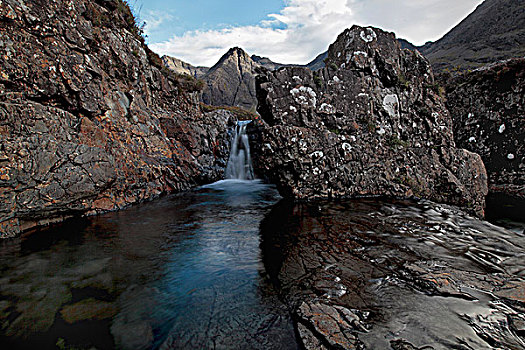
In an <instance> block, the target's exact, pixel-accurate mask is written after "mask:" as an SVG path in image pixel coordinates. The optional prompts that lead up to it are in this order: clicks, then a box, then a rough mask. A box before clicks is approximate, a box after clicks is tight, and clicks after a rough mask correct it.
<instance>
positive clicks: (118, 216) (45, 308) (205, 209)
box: [0, 180, 298, 349]
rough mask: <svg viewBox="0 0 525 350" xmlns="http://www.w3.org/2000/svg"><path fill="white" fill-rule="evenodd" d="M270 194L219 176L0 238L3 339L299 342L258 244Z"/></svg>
mask: <svg viewBox="0 0 525 350" xmlns="http://www.w3.org/2000/svg"><path fill="white" fill-rule="evenodd" d="M278 198H279V197H278V194H277V192H276V190H275V189H274V188H273V187H272V186H268V185H264V184H262V183H260V182H259V181H238V180H224V181H220V182H218V183H215V184H212V185H208V186H204V187H202V188H201V189H199V190H196V191H193V192H189V193H185V194H182V195H174V196H168V197H165V198H163V199H160V200H157V201H155V202H152V203H146V204H144V205H141V206H137V207H133V208H130V209H128V210H124V211H121V212H118V213H110V214H106V215H102V216H100V217H96V218H89V219H81V220H76V221H70V222H68V223H67V224H64V225H62V226H59V227H57V228H55V229H51V230H47V231H44V232H40V233H37V234H34V235H32V236H30V237H27V238H17V239H11V240H7V241H2V242H0V271H1V277H0V328H1V330H0V344H1V345H3V346H1V345H0V348H1V349H8V348H9V349H18V348H22V349H37V348H38V349H48V348H55V347H54V346H55V344H56V343H57V342H59V343H60V344H65V345H66V347H69V346H72V347H76V348H86V349H87V348H90V347H91V346H94V347H96V348H98V349H111V348H114V347H118V348H123V349H149V348H160V349H172V348H176V349H179V348H191V349H205V348H223V349H224V348H244V349H296V348H297V347H298V346H297V342H296V340H295V335H294V329H293V325H292V321H291V319H290V317H289V313H288V312H287V309H286V308H285V306H284V305H283V304H282V303H281V302H280V301H279V300H278V298H277V293H276V291H275V290H274V288H273V286H272V284H271V283H269V280H268V278H267V275H266V273H265V270H264V266H263V263H262V258H261V251H260V246H259V223H260V221H261V220H262V218H263V217H264V214H265V213H267V212H268V211H269V209H270V206H271V205H273V204H274V203H275V202H276V201H277V200H278ZM5 346H7V347H5Z"/></svg>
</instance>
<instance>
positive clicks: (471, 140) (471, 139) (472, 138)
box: [468, 136, 476, 142]
mask: <svg viewBox="0 0 525 350" xmlns="http://www.w3.org/2000/svg"><path fill="white" fill-rule="evenodd" d="M468 142H476V138H475V137H474V136H471V137H470V138H469V139H468Z"/></svg>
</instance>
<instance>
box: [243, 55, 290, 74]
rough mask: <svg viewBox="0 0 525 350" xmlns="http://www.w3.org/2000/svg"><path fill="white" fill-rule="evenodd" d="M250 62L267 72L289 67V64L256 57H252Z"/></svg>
mask: <svg viewBox="0 0 525 350" xmlns="http://www.w3.org/2000/svg"><path fill="white" fill-rule="evenodd" d="M252 60H254V61H255V62H256V63H257V64H259V65H261V66H262V67H264V68H266V69H269V70H276V69H279V68H281V67H288V66H291V64H283V63H275V62H274V61H272V60H271V59H269V58H268V57H261V56H257V55H252Z"/></svg>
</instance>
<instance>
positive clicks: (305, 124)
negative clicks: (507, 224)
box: [255, 26, 487, 215]
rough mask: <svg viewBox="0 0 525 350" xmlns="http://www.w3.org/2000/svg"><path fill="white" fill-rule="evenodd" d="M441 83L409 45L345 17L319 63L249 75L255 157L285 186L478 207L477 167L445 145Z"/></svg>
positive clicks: (295, 192) (480, 175)
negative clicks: (259, 121)
mask: <svg viewBox="0 0 525 350" xmlns="http://www.w3.org/2000/svg"><path fill="white" fill-rule="evenodd" d="M441 93H442V91H440V90H439V88H438V86H437V85H436V84H435V83H434V79H433V75H432V71H431V69H430V65H429V63H428V61H427V60H426V59H425V58H424V57H423V56H421V55H420V54H419V53H418V52H417V51H410V50H402V49H401V48H400V46H399V43H398V42H397V41H396V40H395V37H394V35H393V34H392V33H386V32H383V31H382V30H379V29H375V28H361V27H358V26H354V27H352V29H349V30H346V31H345V32H344V33H342V34H341V35H339V37H338V39H337V40H336V41H335V42H334V43H333V44H332V45H331V46H330V48H329V50H328V55H327V59H326V67H325V68H323V69H321V70H319V71H317V72H315V73H313V72H312V71H311V70H309V69H306V68H299V67H290V68H281V69H279V70H277V71H274V72H267V73H266V74H265V75H261V76H259V77H258V79H257V97H258V101H259V107H258V111H259V112H260V114H261V116H262V118H263V119H264V121H265V122H266V126H265V127H262V128H261V131H260V140H261V141H260V142H259V143H258V144H257V145H255V147H256V150H255V152H256V154H257V157H256V164H255V167H256V168H257V171H259V173H261V174H263V175H264V176H266V177H268V178H269V179H270V180H271V181H272V182H274V183H276V184H277V185H278V188H279V190H280V192H281V193H282V194H283V195H285V196H292V197H296V198H303V199H306V198H308V199H311V198H337V197H347V196H359V195H389V196H402V197H411V196H417V197H423V198H428V199H431V200H434V201H438V202H449V203H454V204H457V205H460V206H463V207H465V208H467V209H469V210H470V211H472V212H475V213H477V214H479V215H481V214H482V212H483V206H484V196H485V195H486V193H487V178H486V172H485V168H484V166H483V162H482V161H481V158H480V157H479V155H477V154H474V153H471V152H469V151H467V150H464V149H459V148H457V147H456V146H455V143H454V139H453V132H452V120H451V118H450V116H449V113H448V111H447V109H446V107H445V105H444V102H443V99H442V97H441V96H440V94H441Z"/></svg>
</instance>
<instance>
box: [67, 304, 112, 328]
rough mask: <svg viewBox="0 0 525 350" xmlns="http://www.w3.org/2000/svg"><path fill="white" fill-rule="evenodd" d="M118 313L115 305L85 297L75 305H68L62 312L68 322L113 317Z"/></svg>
mask: <svg viewBox="0 0 525 350" xmlns="http://www.w3.org/2000/svg"><path fill="white" fill-rule="evenodd" d="M116 313H117V308H116V307H115V305H113V304H111V303H108V302H104V301H100V300H95V299H91V298H90V299H85V300H82V301H80V302H78V303H76V304H73V305H66V306H64V308H63V309H62V310H60V314H61V315H62V318H63V319H64V320H65V321H66V322H67V323H75V322H79V321H88V320H103V319H106V318H111V317H113V316H115V315H116Z"/></svg>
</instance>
